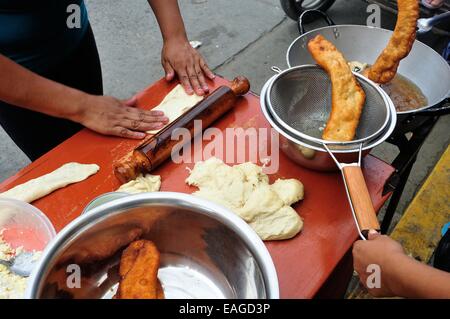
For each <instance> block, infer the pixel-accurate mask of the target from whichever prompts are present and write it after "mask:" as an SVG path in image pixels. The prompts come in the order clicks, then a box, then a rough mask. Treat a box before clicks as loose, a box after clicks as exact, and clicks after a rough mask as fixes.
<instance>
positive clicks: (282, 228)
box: [249, 206, 303, 240]
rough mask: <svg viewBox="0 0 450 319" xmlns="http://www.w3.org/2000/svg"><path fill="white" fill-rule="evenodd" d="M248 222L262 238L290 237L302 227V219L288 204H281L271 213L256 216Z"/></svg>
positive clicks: (283, 238)
mask: <svg viewBox="0 0 450 319" xmlns="http://www.w3.org/2000/svg"><path fill="white" fill-rule="evenodd" d="M249 224H250V226H251V227H252V228H253V229H254V230H255V231H256V233H257V234H258V235H259V237H261V239H262V240H285V239H291V238H293V237H295V236H296V235H297V234H298V233H299V232H300V231H301V230H302V228H303V220H302V219H301V217H300V216H299V215H298V213H297V212H296V211H295V210H294V209H293V208H292V207H290V206H283V207H282V208H280V209H279V210H277V211H276V212H275V213H273V214H268V215H263V216H258V217H257V218H256V219H255V220H253V221H252V222H250V223H249Z"/></svg>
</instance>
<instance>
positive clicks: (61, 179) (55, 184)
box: [0, 163, 100, 203]
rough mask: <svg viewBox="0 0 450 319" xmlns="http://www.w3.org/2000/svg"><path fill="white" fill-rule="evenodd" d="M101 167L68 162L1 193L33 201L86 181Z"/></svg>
mask: <svg viewBox="0 0 450 319" xmlns="http://www.w3.org/2000/svg"><path fill="white" fill-rule="evenodd" d="M99 169H100V167H99V166H98V165H95V164H89V165H88V164H79V163H68V164H65V165H63V166H61V167H60V168H58V169H57V170H55V171H53V172H51V173H49V174H47V175H44V176H41V177H38V178H35V179H32V180H30V181H28V182H26V183H24V184H21V185H18V186H16V187H14V188H12V189H10V190H8V191H6V192H4V193H1V194H0V197H4V198H11V199H17V200H21V201H24V202H27V203H31V202H33V201H35V200H37V199H39V198H42V197H44V196H47V195H48V194H50V193H52V192H53V191H55V190H57V189H60V188H63V187H66V186H67V185H69V184H73V183H77V182H81V181H84V180H85V179H87V178H88V177H89V176H91V175H93V174H95V173H97V172H98V171H99Z"/></svg>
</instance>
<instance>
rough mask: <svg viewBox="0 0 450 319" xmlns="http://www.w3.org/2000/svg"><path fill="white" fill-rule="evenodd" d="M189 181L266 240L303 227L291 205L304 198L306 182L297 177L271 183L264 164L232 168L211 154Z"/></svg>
mask: <svg viewBox="0 0 450 319" xmlns="http://www.w3.org/2000/svg"><path fill="white" fill-rule="evenodd" d="M186 183H187V184H188V185H191V186H196V187H198V188H199V190H198V191H197V192H195V193H194V194H193V195H195V196H198V197H201V198H204V199H207V200H210V201H212V202H215V203H217V204H220V205H222V206H225V207H227V208H228V209H230V210H232V211H233V212H234V213H236V214H237V215H239V216H240V217H241V218H242V219H244V220H245V221H246V222H247V223H248V224H249V225H250V226H251V227H252V228H253V229H254V230H255V231H256V233H257V234H258V235H259V236H260V237H261V239H263V240H284V239H290V238H292V237H295V236H296V235H297V234H298V233H299V232H300V231H301V230H302V228H303V220H302V219H301V217H300V216H299V215H298V213H297V212H296V211H295V210H294V209H293V208H292V207H291V205H292V204H294V203H296V202H298V201H299V200H302V199H303V197H304V187H303V184H302V183H301V182H300V181H298V180H296V179H288V180H283V179H278V180H277V181H276V182H275V183H274V184H272V185H270V184H269V177H268V176H267V175H266V174H264V173H263V171H262V167H261V166H258V165H255V164H253V163H244V164H240V165H235V166H233V167H231V166H228V165H226V164H225V163H224V162H223V161H222V160H220V159H218V158H215V157H212V158H210V159H208V160H207V161H204V162H198V163H197V164H196V165H195V167H194V169H193V170H192V171H191V172H190V175H189V177H188V178H187V179H186Z"/></svg>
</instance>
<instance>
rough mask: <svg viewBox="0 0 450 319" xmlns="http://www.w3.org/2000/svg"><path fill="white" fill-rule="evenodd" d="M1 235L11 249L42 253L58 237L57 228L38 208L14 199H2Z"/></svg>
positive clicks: (0, 201) (0, 209)
mask: <svg viewBox="0 0 450 319" xmlns="http://www.w3.org/2000/svg"><path fill="white" fill-rule="evenodd" d="M0 233H1V234H2V237H3V240H4V241H6V242H7V243H8V244H9V245H10V246H11V247H13V248H18V247H23V248H24V249H25V250H27V251H33V250H36V251H41V250H44V248H45V247H46V246H47V244H48V243H49V242H50V241H51V240H52V239H53V238H54V237H55V236H56V231H55V228H54V227H53V225H52V223H51V222H50V221H49V219H48V218H47V216H45V215H44V213H42V212H41V211H40V210H39V209H37V208H36V207H34V206H32V205H30V204H28V203H25V202H22V201H18V200H13V199H6V198H5V199H3V198H1V199H0Z"/></svg>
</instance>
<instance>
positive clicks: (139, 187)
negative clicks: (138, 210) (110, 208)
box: [117, 175, 161, 194]
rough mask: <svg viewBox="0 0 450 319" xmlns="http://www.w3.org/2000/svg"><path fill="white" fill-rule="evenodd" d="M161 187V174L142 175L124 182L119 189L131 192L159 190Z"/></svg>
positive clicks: (119, 190)
mask: <svg viewBox="0 0 450 319" xmlns="http://www.w3.org/2000/svg"><path fill="white" fill-rule="evenodd" d="M160 189H161V176H155V175H145V176H142V175H140V176H139V177H138V178H136V179H135V180H133V181H130V182H128V183H126V184H123V185H122V186H120V187H119V189H118V190H117V191H118V192H124V193H129V194H140V193H149V192H158V191H159V190H160Z"/></svg>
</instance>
